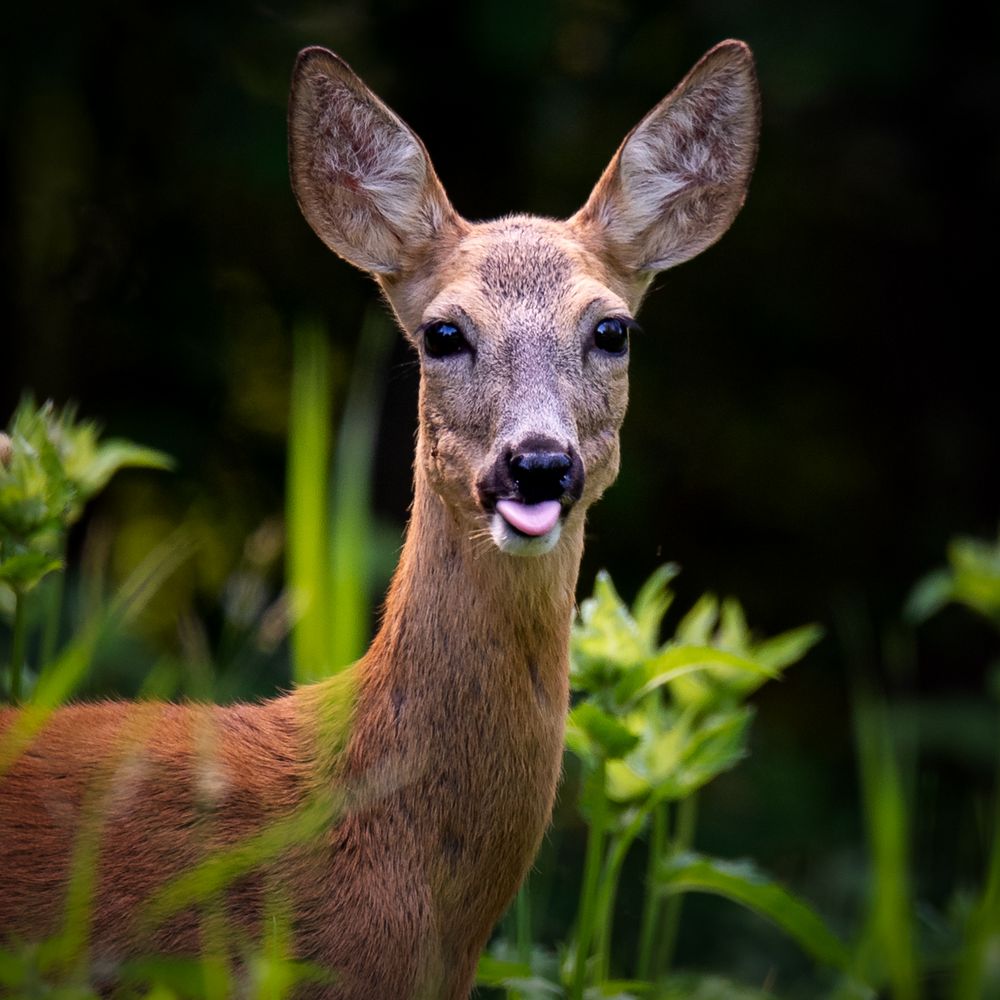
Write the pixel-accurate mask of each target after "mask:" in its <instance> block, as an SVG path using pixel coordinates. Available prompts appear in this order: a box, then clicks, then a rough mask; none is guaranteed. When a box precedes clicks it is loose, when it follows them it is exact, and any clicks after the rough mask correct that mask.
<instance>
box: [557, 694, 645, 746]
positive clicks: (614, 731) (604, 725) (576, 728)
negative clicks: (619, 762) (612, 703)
mask: <svg viewBox="0 0 1000 1000" xmlns="http://www.w3.org/2000/svg"><path fill="white" fill-rule="evenodd" d="M638 742H639V737H638V736H636V735H635V734H634V733H633V732H632V731H631V730H630V729H629V728H628V727H627V726H625V725H623V724H622V723H621V722H619V721H618V720H617V719H616V718H615V717H614V716H612V715H609V714H608V713H607V712H605V711H604V710H603V709H601V708H598V707H597V706H596V705H595V704H593V703H592V702H589V701H584V702H581V703H580V704H579V705H577V706H576V708H574V709H573V711H572V712H570V713H569V718H568V719H567V720H566V745H567V746H568V747H569V748H570V749H571V750H572V751H573V752H574V753H576V754H577V756H579V757H582V758H584V759H586V760H591V759H594V758H597V757H604V758H609V759H611V758H616V757H623V756H624V755H625V754H627V753H628V752H629V751H630V750H631V749H632V748H633V747H634V746H635V745H636V744H637V743H638Z"/></svg>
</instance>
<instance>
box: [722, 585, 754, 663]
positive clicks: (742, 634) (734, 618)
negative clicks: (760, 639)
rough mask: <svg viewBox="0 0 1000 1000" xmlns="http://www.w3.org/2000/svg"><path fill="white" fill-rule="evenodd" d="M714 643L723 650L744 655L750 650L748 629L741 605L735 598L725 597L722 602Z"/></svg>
mask: <svg viewBox="0 0 1000 1000" xmlns="http://www.w3.org/2000/svg"><path fill="white" fill-rule="evenodd" d="M715 641H716V643H717V644H718V645H720V646H722V648H723V649H731V650H733V652H737V653H746V652H748V651H749V649H750V629H749V627H748V626H747V616H746V614H745V613H744V611H743V605H742V604H740V602H739V601H737V600H736V598H735V597H727V598H726V599H725V600H724V601H723V602H722V610H721V612H720V614H719V630H718V634H717V635H716V637H715Z"/></svg>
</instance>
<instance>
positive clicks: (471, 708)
mask: <svg viewBox="0 0 1000 1000" xmlns="http://www.w3.org/2000/svg"><path fill="white" fill-rule="evenodd" d="M759 107H760V101H759V93H758V86H757V82H756V73H755V68H754V61H753V57H752V54H751V51H750V49H749V48H748V47H747V45H746V44H744V43H742V42H739V41H734V40H730V41H724V42H722V43H720V44H718V45H716V46H715V47H714V48H712V49H711V50H710V51H708V52H707V53H706V54H705V55H704V56H703V57H702V58H701V60H700V61H699V62H698V63H697V64H696V65H695V66H694V68H693V69H692V70H691V71H690V72H689V73H688V75H687V76H686V77H685V78H684V79H683V80H682V82H681V83H680V84H679V85H678V86H677V87H676V88H675V89H674V90H673V91H672V92H671V93H670V94H669V95H668V96H667V97H666V98H664V99H663V100H662V101H660V102H659V103H658V104H656V106H655V107H653V109H652V110H651V111H650V112H649V113H648V114H647V115H646V116H645V117H644V118H642V119H641V121H640V122H639V123H638V124H637V125H636V126H635V128H633V129H632V131H631V132H629V133H628V135H627V136H626V138H625V139H624V141H623V142H622V144H621V146H620V147H619V148H618V150H617V151H616V152H615V153H614V156H613V157H612V159H611V161H610V163H609V165H608V166H607V168H606V170H605V171H604V173H603V174H602V176H601V177H600V179H599V180H598V181H597V184H596V186H595V187H594V189H593V191H592V193H591V194H590V196H589V198H588V200H587V201H586V202H585V204H584V205H583V207H582V208H581V209H580V210H579V211H578V212H577V213H576V214H575V215H573V216H571V217H570V218H568V219H566V220H555V219H550V218H543V217H540V216H534V215H511V216H508V217H504V218H500V219H498V220H494V221H487V222H469V221H467V220H465V219H464V218H462V217H461V216H460V215H459V214H458V213H457V212H456V211H455V209H454V208H453V207H452V205H451V203H450V202H449V200H448V197H447V195H446V194H445V191H444V188H443V186H442V184H441V182H440V181H439V179H438V177H437V175H436V173H435V171H434V168H433V166H432V164H431V161H430V158H429V156H428V153H427V151H426V149H425V148H424V145H423V144H422V142H421V141H420V139H419V138H418V137H417V136H416V134H415V133H414V132H413V131H412V130H411V129H410V128H409V126H407V125H406V124H405V123H404V122H403V120H402V119H401V118H400V117H398V116H397V115H396V113H395V112H393V111H392V110H391V109H390V108H389V107H388V106H387V105H386V104H384V103H383V102H382V101H381V100H380V99H379V98H378V97H377V96H376V95H375V94H374V93H373V92H372V91H371V90H370V89H369V88H368V87H367V86H366V85H365V84H364V83H363V82H362V80H361V79H360V78H359V77H358V76H357V75H356V74H355V73H354V72H353V71H352V70H351V69H350V68H349V66H348V65H347V63H346V62H344V61H343V60H342V59H341V58H339V57H338V56H337V55H335V54H334V53H332V52H330V51H328V50H327V49H324V48H320V47H313V48H308V49H305V50H303V51H302V52H301V53H300V54H299V57H298V60H297V62H296V65H295V69H294V74H293V79H292V85H291V95H290V102H289V115H288V123H289V161H290V174H291V182H292V187H293V190H294V193H295V196H296V199H297V201H298V204H299V206H300V208H301V211H302V213H303V215H304V216H305V219H306V221H307V222H308V224H309V225H310V226H311V228H312V229H313V230H314V231H315V233H316V234H317V235H318V236H319V238H320V240H321V241H322V242H323V243H325V244H326V246H327V247H328V248H329V249H331V250H332V251H333V252H334V253H335V254H337V255H338V256H340V257H341V258H343V259H344V260H346V261H347V262H349V263H351V264H353V265H354V266H356V267H358V268H360V269H361V270H363V271H365V272H367V273H368V274H370V275H371V276H373V277H374V279H375V281H376V283H377V285H378V286H379V288H380V290H381V293H382V295H383V296H384V299H385V300H386V302H387V303H388V305H389V307H390V308H391V310H392V311H393V313H394V314H395V317H396V319H397V320H398V323H399V326H400V328H401V330H402V331H403V334H404V335H405V337H406V338H407V339H408V340H409V342H410V344H411V345H412V348H413V350H414V351H415V352H416V354H417V356H418V358H419V368H420V386H419V397H418V409H419V426H418V431H417V435H416V457H415V461H414V470H413V500H412V508H411V512H410V518H409V523H408V526H407V530H406V535H405V542H404V545H403V548H402V552H401V556H400V559H399V564H398V567H397V569H396V572H395V574H394V576H393V578H392V581H391V584H390V587H389V590H388V595H387V597H386V600H385V604H384V608H383V611H382V615H381V620H380V625H379V627H378V630H377V633H376V635H375V638H374V640H373V641H372V643H371V646H370V648H369V649H368V651H367V652H366V653H365V654H364V656H363V657H362V658H361V659H360V660H359V661H358V662H357V663H355V664H354V665H352V666H351V667H349V668H348V669H347V670H345V671H344V672H342V673H338V674H335V675H334V676H332V677H331V678H329V679H328V680H324V681H320V682H317V683H313V684H309V685H305V686H302V687H299V688H296V689H294V690H292V691H291V692H288V693H285V694H281V695H279V696H277V697H275V698H273V699H271V700H267V701H263V702H260V703H257V704H237V705H232V706H227V707H220V706H212V705H205V704H193V703H188V704H175V703H157V702H149V703H129V702H124V701H104V702H99V703H92V704H86V703H82V704H71V705H68V706H64V707H61V708H59V709H56V710H55V711H53V712H52V713H51V714H49V715H47V716H45V717H44V718H43V719H41V720H40V721H39V722H38V723H37V725H36V726H35V727H34V729H31V727H28V728H26V729H23V731H22V730H18V725H19V721H18V720H19V719H23V717H24V711H25V710H23V709H22V710H21V711H20V713H19V712H18V711H17V710H15V709H11V708H7V709H4V710H3V712H2V714H0V748H2V747H3V746H4V738H5V737H6V738H7V739H8V746H9V745H10V740H11V738H12V734H13V735H15V736H16V734H17V733H18V732H22V737H21V738H20V743H18V745H17V750H16V752H14V753H10V754H8V755H7V756H8V758H9V760H8V761H7V764H6V765H5V767H4V768H3V769H2V771H0V940H7V941H31V940H37V939H39V938H41V937H43V936H45V935H48V934H52V933H53V932H54V930H55V929H57V928H58V927H59V926H60V920H61V919H62V916H61V914H62V913H63V910H64V908H65V906H66V902H67V897H68V895H69V894H70V883H71V882H72V880H73V872H74V870H75V869H74V868H73V861H72V859H73V858H74V856H76V857H79V856H80V850H81V848H80V844H81V843H85V844H87V845H89V850H90V853H89V854H86V857H87V858H88V859H89V861H88V864H89V865H90V868H89V869H88V871H89V875H90V878H91V893H90V900H89V902H90V909H89V912H88V916H87V919H86V921H85V936H86V947H87V948H88V949H89V951H88V954H89V956H90V959H91V967H92V968H93V969H95V970H99V969H106V970H108V976H109V977H111V978H113V976H114V974H115V973H114V970H115V969H117V968H118V967H119V966H120V965H121V963H123V962H125V961H127V960H128V959H129V958H131V957H134V956H135V955H137V954H139V953H140V952H141V951H142V950H143V949H145V950H147V951H148V952H154V953H156V952H159V951H162V952H167V953H174V954H197V953H198V951H199V948H201V947H203V946H205V942H206V940H207V939H208V935H207V932H206V930H205V926H204V924H205V910H206V908H207V906H208V903H207V902H206V901H205V900H204V899H201V900H199V899H196V898H195V897H194V896H192V897H191V898H190V899H188V900H187V901H186V902H185V901H183V900H182V902H181V903H178V904H177V905H176V906H174V908H173V909H171V908H169V907H167V908H164V907H162V906H161V907H160V909H159V910H156V906H153V910H154V911H155V912H157V913H159V914H160V917H161V918H162V919H159V920H155V919H152V918H150V917H149V914H150V905H151V903H150V901H151V900H152V901H154V902H155V901H156V900H159V901H160V903H162V902H163V899H164V898H165V897H164V895H163V893H164V892H167V891H168V890H169V886H170V885H171V884H172V880H176V879H178V878H179V877H180V878H183V876H184V873H186V872H190V871H191V870H192V869H197V866H198V865H199V864H201V863H203V862H204V861H205V859H206V858H210V857H211V856H212V855H211V852H212V851H219V850H226V849H233V848H234V847H236V848H238V847H239V845H241V844H243V843H246V842H247V839H248V838H254V837H258V841H259V842H260V843H264V841H265V840H266V835H267V831H268V830H273V829H275V828H278V827H280V828H281V829H283V830H284V833H285V835H287V837H286V839H285V840H284V841H282V843H281V845H280V846H279V847H278V848H276V849H271V850H270V851H267V850H264V851H263V852H262V854H261V857H260V858H259V859H258V861H257V862H256V863H255V864H254V865H251V866H248V868H247V869H246V870H241V871H240V872H239V873H238V877H236V878H234V879H233V880H232V881H231V882H230V883H229V884H226V885H224V886H222V887H220V889H219V895H220V900H221V901H217V902H218V905H219V906H220V907H222V909H223V911H224V913H225V915H226V917H227V919H228V920H230V921H231V922H232V924H233V925H234V926H237V927H239V928H241V929H242V930H243V931H245V932H246V933H248V934H256V935H259V933H260V927H259V925H260V923H261V922H262V920H263V914H264V913H265V911H266V906H267V900H268V899H269V898H271V896H270V895H269V894H272V893H274V892H279V893H280V894H281V898H282V899H283V900H284V903H285V905H286V909H287V913H288V914H289V922H290V927H291V940H292V951H293V953H294V955H295V956H296V957H297V958H299V959H302V960H303V961H308V962H310V963H312V964H313V965H315V966H316V967H318V968H321V969H323V970H328V971H329V972H330V976H329V977H328V978H327V979H324V980H322V981H317V982H311V983H305V984H303V985H302V986H301V987H300V990H299V993H297V994H296V995H297V996H303V997H317V998H324V1000H437V998H444V1000H461V998H466V997H468V996H469V994H470V991H471V990H472V988H473V984H474V979H475V974H476V966H477V960H478V956H479V955H480V953H481V951H482V949H483V948H484V946H485V945H486V943H487V941H488V939H489V936H490V934H491V931H492V929H493V927H494V925H495V924H496V922H497V921H498V920H499V918H500V917H501V916H502V915H503V913H504V911H505V910H506V908H507V907H508V906H509V905H510V903H511V901H512V899H513V897H514V895H515V893H516V892H517V890H518V888H519V886H520V884H521V882H522V880H523V879H524V877H525V875H526V873H527V872H528V870H529V868H530V866H531V865H532V863H533V860H534V858H535V855H536V852H537V850H538V848H539V846H540V842H541V839H542V837H543V835H544V832H545V830H546V827H547V825H548V823H549V819H550V815H551V812H552V809H553V802H554V798H555V794H556V789H557V784H558V781H559V778H560V771H561V766H562V747H563V733H564V724H565V718H566V715H567V711H568V706H569V680H568V676H569V640H570V629H571V623H572V619H573V615H574V611H575V591H576V584H577V577H578V574H579V570H580V562H581V554H582V550H583V544H584V524H585V518H586V514H587V511H588V509H589V508H590V506H591V505H592V504H593V503H594V502H595V501H596V500H597V499H598V498H599V497H600V496H601V494H602V493H603V492H604V491H605V490H606V489H607V488H608V487H609V486H610V484H611V483H612V481H613V480H614V479H615V477H616V475H617V472H618V467H619V454H620V444H619V432H620V428H621V425H622V421H623V418H624V415H625V410H626V403H627V397H628V362H629V351H630V334H631V333H632V332H633V330H634V329H635V318H634V317H635V315H636V312H637V310H638V308H639V305H640V302H641V301H642V299H643V297H644V295H645V293H646V292H647V291H648V289H649V287H650V285H651V283H652V281H653V279H654V277H655V276H656V275H657V274H658V273H660V272H662V271H664V270H666V269H668V268H671V267H673V266H675V265H677V264H680V263H681V262H683V261H686V260H688V259H690V258H692V257H694V256H695V255H696V254H698V253H700V252H701V251H702V250H704V249H706V248H707V247H709V246H710V245H711V244H713V243H714V242H715V241H716V240H718V239H719V238H720V237H721V236H722V234H723V233H724V232H725V231H726V230H727V229H728V228H729V226H730V224H731V223H732V221H733V219H734V218H735V216H736V215H737V213H738V212H739V210H740V208H741V207H742V205H743V203H744V200H745V197H746V193H747V188H748V185H749V181H750V175H751V172H752V169H753V166H754V161H755V158H756V151H757V144H758V134H759V128H760V110H759ZM25 734H26V735H25ZM324 796H325V797H324ZM316 801H323V802H326V803H327V805H326V806H325V807H324V808H322V809H320V810H319V812H317V811H316V810H312V812H308V810H306V811H304V807H305V806H306V804H308V803H310V802H316ZM307 813H308V815H307ZM282 824H284V826H282ZM300 826H301V827H302V828H303V829H305V830H306V832H305V833H303V832H302V830H301V829H299V827H300ZM81 830H85V831H89V832H88V834H87V836H86V837H85V836H84V835H83V834H82V833H81ZM81 838H82V839H81ZM88 838H89V839H88ZM143 914H145V919H144V918H143Z"/></svg>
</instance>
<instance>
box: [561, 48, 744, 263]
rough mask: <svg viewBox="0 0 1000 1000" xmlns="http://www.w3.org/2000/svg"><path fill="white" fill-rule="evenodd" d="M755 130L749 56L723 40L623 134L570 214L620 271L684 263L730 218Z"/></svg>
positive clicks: (741, 188)
mask: <svg viewBox="0 0 1000 1000" xmlns="http://www.w3.org/2000/svg"><path fill="white" fill-rule="evenodd" d="M759 133H760V95H759V90H758V87H757V76H756V72H755V70H754V63H753V55H752V53H751V52H750V49H749V47H748V46H747V45H745V44H744V43H743V42H738V41H732V40H730V41H725V42H720V43H719V44H718V45H716V46H715V47H714V48H713V49H711V50H710V51H709V52H707V53H706V54H705V55H704V56H703V57H702V58H701V60H700V61H699V62H698V64H697V65H696V66H695V67H694V69H692V70H691V72H690V73H689V74H688V75H687V76H686V77H685V78H684V80H682V81H681V83H680V84H679V85H678V86H677V87H676V88H675V89H674V90H673V91H672V92H671V93H670V94H669V95H668V96H667V97H665V98H664V99H663V100H662V101H660V103H659V104H657V105H656V107H654V108H653V110H652V111H650V112H649V114H647V115H646V117H645V118H643V119H642V121H641V122H639V124H638V125H637V126H636V127H635V128H634V129H632V131H631V132H630V133H629V134H628V135H627V136H626V137H625V141H624V142H623V143H622V144H621V146H620V147H619V149H618V152H617V153H615V155H614V157H613V158H612V160H611V163H610V164H609V165H608V167H607V169H606V170H605V171H604V174H603V175H602V176H601V179H600V180H599V181H598V182H597V185H596V187H595V188H594V190H593V192H592V194H591V196H590V198H589V199H588V201H587V204H586V205H585V206H584V207H583V208H582V209H581V210H580V211H579V212H578V213H577V214H576V216H574V217H573V219H572V220H571V222H572V223H573V224H575V225H578V226H580V227H582V228H583V229H584V230H585V231H586V232H587V234H588V236H589V237H590V238H591V240H594V241H596V243H597V246H598V249H599V250H600V251H603V252H604V253H605V254H607V255H608V256H609V257H610V258H611V260H612V263H613V264H615V265H616V266H617V268H618V269H620V270H623V271H626V272H631V273H635V274H639V275H648V276H650V277H651V276H652V275H653V274H654V273H655V272H657V271H663V270H665V269H666V268H668V267H673V266H674V265H675V264H680V263H681V262H682V261H685V260H688V259H690V258H691V257H694V256H695V255H696V254H699V253H701V251H702V250H704V249H706V247H709V246H711V245H712V244H713V243H714V242H715V241H716V240H717V239H719V237H720V236H722V234H723V233H724V232H725V231H726V230H727V229H728V228H729V226H730V224H731V223H732V221H733V219H734V218H735V217H736V214H737V213H738V212H739V210H740V208H741V207H742V205H743V202H744V200H745V198H746V192H747V187H748V185H749V183H750V175H751V173H752V172H753V165H754V161H755V159H756V156H757V141H758V135H759Z"/></svg>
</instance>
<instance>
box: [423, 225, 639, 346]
mask: <svg viewBox="0 0 1000 1000" xmlns="http://www.w3.org/2000/svg"><path fill="white" fill-rule="evenodd" d="M603 278H604V275H603V272H602V270H601V266H600V264H599V262H598V261H597V260H596V259H594V258H593V257H592V255H590V254H589V253H588V252H587V251H586V250H585V249H584V248H583V247H581V246H580V245H579V244H578V243H576V242H575V241H574V240H572V239H571V238H569V237H568V236H567V235H566V234H565V233H564V232H563V231H562V228H561V227H560V225H559V223H555V222H550V221H549V220H544V219H533V218H530V217H527V218H523V219H511V220H504V221H502V222H498V223H488V224H485V225H483V226H480V227H476V230H474V231H473V233H472V234H470V235H469V236H468V237H467V238H466V239H465V240H464V241H463V242H462V244H461V245H460V247H459V248H458V252H457V254H456V256H455V260H454V267H453V269H452V272H451V274H450V275H449V279H450V280H446V281H445V283H444V287H443V288H442V290H441V292H440V294H439V295H438V296H437V297H436V298H435V301H434V303H432V306H431V309H432V311H434V310H435V309H444V310H447V309H448V308H449V307H453V306H458V307H460V308H461V309H462V310H463V311H464V312H465V313H467V314H469V315H470V316H471V317H472V318H473V319H474V320H475V321H476V323H477V325H482V326H483V327H484V328H485V329H484V331H483V332H490V333H501V332H502V331H503V330H504V329H505V328H506V329H509V328H510V327H511V326H514V327H518V328H521V329H524V327H525V325H526V324H527V325H530V326H539V327H543V328H545V329H547V330H550V331H552V332H555V333H559V332H565V334H566V335H567V336H568V335H571V333H572V331H573V329H574V327H575V324H576V322H577V321H578V320H579V318H580V317H581V315H582V314H583V313H584V312H585V311H586V310H587V309H588V307H590V306H591V305H592V304H593V303H594V302H595V301H603V302H604V303H605V304H606V306H607V308H609V309H615V308H623V307H624V303H623V302H622V301H621V300H620V299H619V298H618V296H617V295H616V294H615V293H614V292H612V291H611V289H610V288H609V287H608V286H607V285H606V284H605V283H604V280H603Z"/></svg>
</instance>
